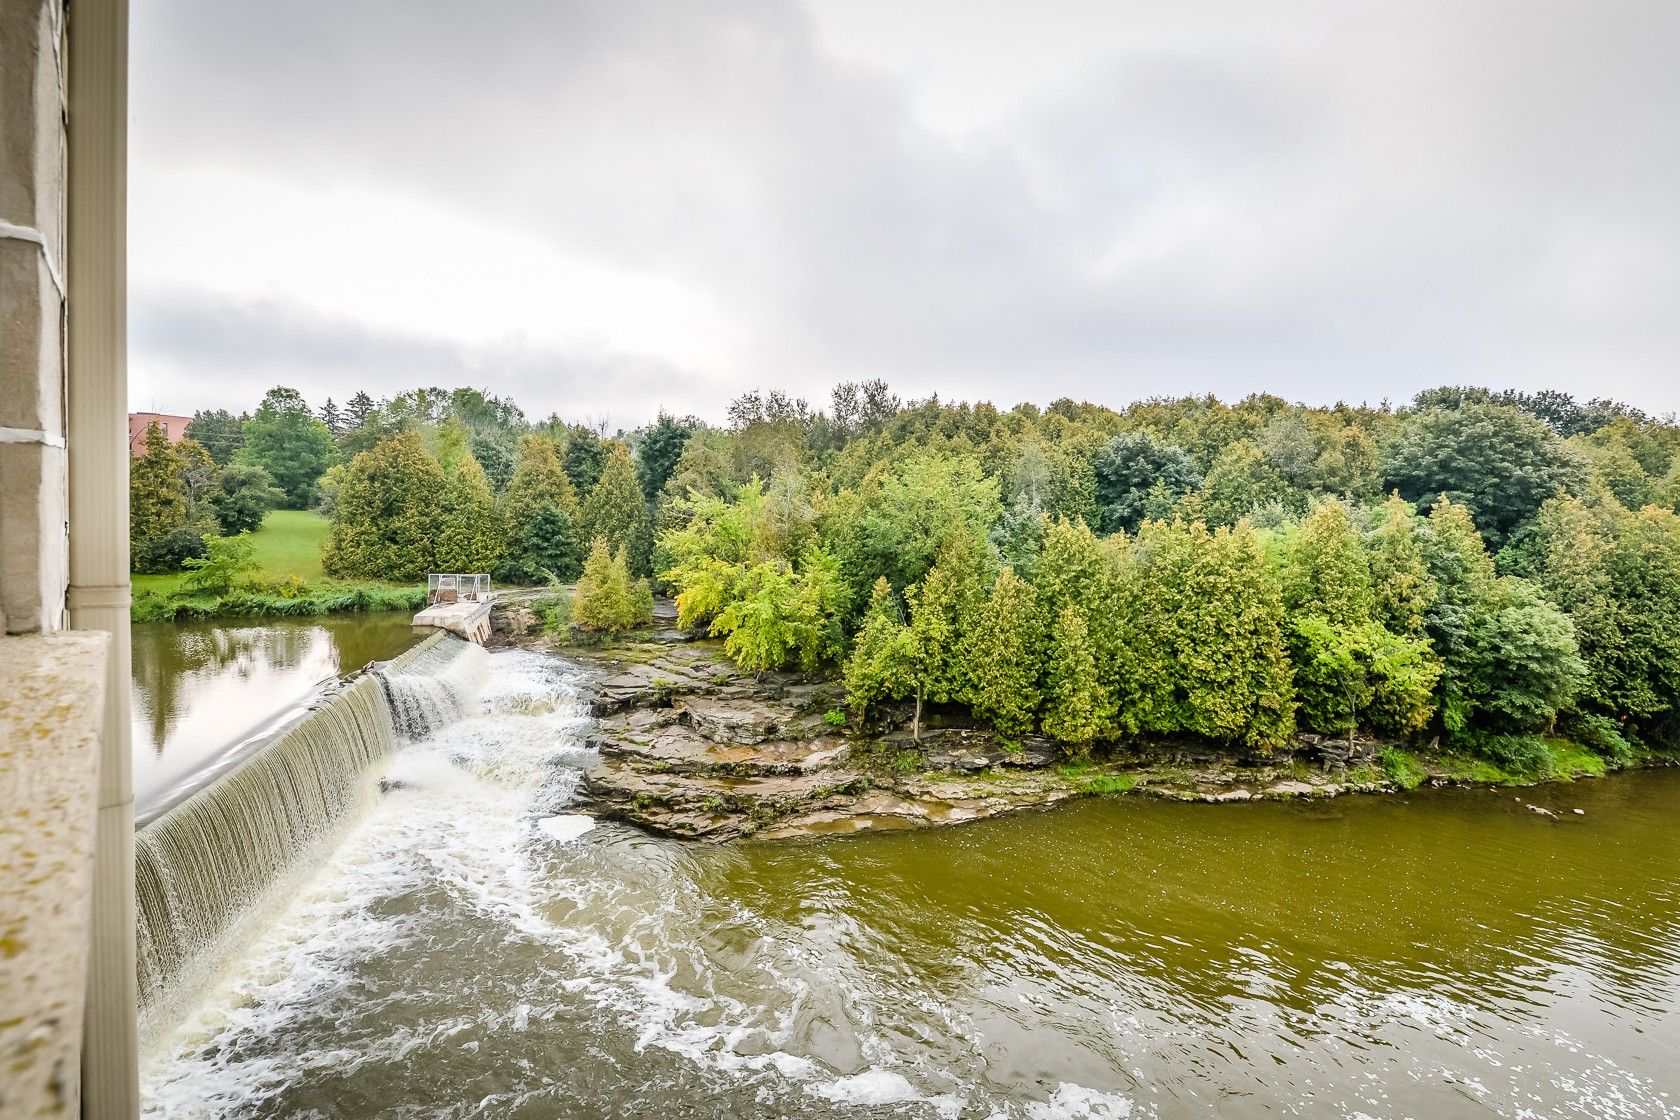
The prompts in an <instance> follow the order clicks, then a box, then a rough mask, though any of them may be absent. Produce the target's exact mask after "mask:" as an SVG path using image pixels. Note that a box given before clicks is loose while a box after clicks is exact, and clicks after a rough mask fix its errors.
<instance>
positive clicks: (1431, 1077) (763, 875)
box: [142, 652, 1680, 1120]
mask: <svg viewBox="0 0 1680 1120" xmlns="http://www.w3.org/2000/svg"><path fill="white" fill-rule="evenodd" d="M588 727H589V720H588V718H587V716H586V714H585V712H584V709H583V707H582V706H581V704H580V702H579V699H578V679H577V677H576V675H575V673H574V671H573V670H572V669H571V668H569V667H568V666H567V665H565V664H564V663H563V662H561V661H559V660H556V659H553V658H549V657H545V656H543V655H539V654H533V653H526V652H505V653H497V654H494V655H492V657H491V672H490V677H489V684H488V686H487V687H486V690H485V692H484V694H483V697H482V699H481V700H480V702H479V710H478V711H477V712H476V713H475V714H473V715H471V716H470V717H469V718H466V719H464V720H462V721H460V722H458V723H455V724H453V725H451V726H448V727H445V728H444V729H442V730H440V731H438V732H436V733H434V734H433V735H432V736H431V737H430V738H428V739H426V740H425V741H423V742H419V743H414V744H410V745H408V746H406V747H405V748H404V749H402V750H401V751H399V752H398V754H397V756H396V757H395V758H394V759H393V761H392V763H391V769H390V773H389V774H388V778H389V779H390V781H389V783H388V784H389V785H390V786H391V787H392V789H391V792H390V793H388V794H387V795H386V796H385V797H384V799H383V800H382V801H381V803H380V805H379V806H378V807H377V808H376V809H375V810H373V812H372V813H371V814H370V815H369V816H368V817H366V818H365V819H364V820H362V821H361V822H360V823H359V824H358V825H357V826H356V827H355V829H354V830H353V831H352V832H351V833H350V834H349V836H348V838H347V840H346V841H345V842H344V843H343V844H342V845H341V846H340V847H339V848H338V850H337V851H336V853H335V854H334V856H333V857H332V858H331V860H330V861H329V862H328V863H327V864H326V865H325V866H323V867H322V868H321V869H320V871H319V872H318V873H317V874H316V875H315V876H314V878H313V879H312V880H311V881H309V883H308V884H307V885H306V886H305V887H304V888H303V889H302V891H301V892H300V893H299V894H297V895H296V896H295V897H294V898H292V899H291V900H290V901H289V902H288V903H287V904H286V905H285V907H284V908H283V909H282V910H281V911H279V912H277V913H276V914H275V915H274V916H273V918H272V921H271V922H269V923H268V924H267V927H266V932H265V933H264V934H263V935H262V937H261V938H260V940H259V941H258V942H257V943H256V944H254V945H252V946H251V947H250V949H249V950H248V951H247V952H245V953H244V954H242V955H241V956H239V957H238V958H237V959H235V960H234V961H232V962H231V963H230V964H229V966H228V967H227V968H226V970H225V971H224V973H223V974H222V975H221V977H220V979H219V981H218V982H217V983H216V985H215V986H214V987H213V989H212V991H211V994H210V996H209V998H208V999H207V1000H206V1001H205V1002H204V1003H203V1005H202V1006H201V1007H200V1008H199V1009H198V1010H197V1011H196V1012H195V1013H194V1014H192V1015H191V1016H190V1017H189V1018H188V1020H187V1021H186V1022H185V1023H184V1024H183V1025H182V1026H181V1027H180V1028H179V1029H177V1030H176V1031H175V1032H174V1033H173V1034H171V1035H169V1036H167V1037H166V1038H164V1039H163V1040H162V1041H161V1042H160V1043H159V1044H158V1046H157V1047H156V1048H155V1049H154V1051H153V1052H152V1053H151V1054H149V1055H148V1056H147V1058H146V1061H145V1064H144V1067H143V1070H142V1080H143V1086H144V1091H145V1095H146V1099H147V1102H148V1103H147V1107H148V1110H149V1114H150V1115H152V1116H158V1117H163V1116H167V1117H171V1118H187V1117H200V1116H204V1117H209V1116H216V1117H373V1116H402V1117H478V1116H482V1117H497V1118H504V1117H509V1118H511V1117H532V1118H535V1117H544V1118H547V1117H718V1116H742V1117H780V1116H821V1117H831V1116H832V1117H838V1116H866V1117H872V1116H917V1117H919V1116H937V1117H993V1116H998V1117H1033V1118H1039V1117H1043V1118H1049V1117H1077V1116H1090V1117H1156V1116H1158V1117H1191V1116H1213V1115H1218V1116H1222V1117H1249V1116H1326V1117H1417V1118H1420V1120H1423V1118H1439V1117H1459V1116H1464V1117H1481V1116H1504V1117H1554V1116H1562V1117H1575V1116H1579V1117H1672V1116H1675V1115H1677V1114H1680V772H1661V773H1639V774H1630V775H1624V776H1620V777H1616V778H1612V779H1607V780H1602V781H1591V782H1581V783H1577V784H1574V785H1568V786H1556V787H1550V788H1546V789H1539V790H1531V791H1530V790H1524V791H1517V792H1516V793H1513V792H1512V791H1460V792H1431V793H1423V792H1420V793H1417V794H1415V795H1411V796H1406V797H1361V798H1343V799H1339V800H1336V801H1334V802H1328V803H1312V804H1293V803H1275V804H1273V803H1267V804H1250V805H1235V806H1208V805H1180V804H1171V803H1165V802H1158V801H1152V800H1147V799H1143V798H1138V797H1120V798H1106V799H1091V800H1086V801H1083V802H1081V803H1079V804H1076V805H1074V806H1072V807H1066V808H1062V809H1058V810H1053V811H1048V812H1031V813H1024V814H1020V815H1016V816H1012V817H1006V818H1000V819H995V820H991V821H986V822H982V823H977V824H973V825H968V826H963V827H958V828H949V829H941V830H933V831H925V832H915V833H887V834H879V835H869V834H863V835H857V836H851V837H846V838H841V839H830V840H821V841H801V842H789V843H780V844H769V843H758V844H755V843H739V844H734V845H726V846H715V847H694V846H686V845H683V844H681V843H676V842H671V841H665V840H660V839H655V838H651V837H648V836H645V835H642V834H639V833H637V832H635V831H633V830H631V829H629V828H626V827H624V826H620V825H614V824H610V823H602V824H598V825H592V822H590V821H589V820H587V819H586V818H580V817H575V816H572V815H570V813H569V812H568V810H569V807H570V803H571V801H572V799H573V796H574V794H575V791H576V789H577V785H578V781H579V777H580V774H581V770H582V768H583V767H585V766H586V765H587V763H588V762H589V760H590V758H591V754H590V752H589V751H588V750H587V749H586V748H585V746H584V737H585V735H586V733H587V731H588ZM1519 797H1520V798H1521V800H1519ZM1525 802H1534V803H1538V804H1541V805H1543V806H1546V807H1549V808H1552V809H1554V810H1555V811H1557V812H1558V814H1559V817H1558V818H1557V819H1553V818H1550V817H1546V816H1543V815H1540V814H1538V813H1535V812H1533V811H1531V810H1530V809H1529V808H1528V807H1527V804H1525ZM1575 809H1581V810H1583V811H1584V812H1583V813H1581V814H1576V813H1574V812H1573V811H1572V810H1575Z"/></svg>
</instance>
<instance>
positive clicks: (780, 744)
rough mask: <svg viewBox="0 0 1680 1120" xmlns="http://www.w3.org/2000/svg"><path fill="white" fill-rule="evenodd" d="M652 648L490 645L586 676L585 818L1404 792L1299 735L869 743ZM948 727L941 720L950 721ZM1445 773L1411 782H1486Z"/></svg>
mask: <svg viewBox="0 0 1680 1120" xmlns="http://www.w3.org/2000/svg"><path fill="white" fill-rule="evenodd" d="M661 607H662V608H664V609H663V610H662V611H661V613H660V615H659V616H658V618H657V621H658V622H660V623H663V624H664V628H662V629H660V630H659V631H657V632H655V633H652V634H650V635H646V636H645V637H644V639H643V640H636V641H622V642H615V643H612V644H608V645H603V646H588V645H576V644H572V643H570V642H562V641H559V640H557V639H555V638H553V637H549V636H545V635H543V634H542V633H541V631H540V626H539V625H538V624H537V620H536V617H535V615H534V614H533V612H531V611H530V610H529V608H528V605H526V604H522V603H520V602H518V601H514V602H510V603H508V604H505V605H502V604H499V605H498V610H497V614H496V616H495V619H494V623H495V628H496V637H495V639H494V641H493V643H492V644H495V645H518V646H523V647H527V648H535V649H541V650H545V651H548V652H552V653H555V654H557V655H560V656H563V657H565V658H567V659H568V660H570V661H573V662H576V663H578V664H580V665H582V666H583V667H585V668H586V669H588V670H589V671H590V675H591V678H592V703H593V708H594V714H595V715H596V717H597V718H598V721H599V722H598V729H597V731H596V732H595V734H594V736H593V738H592V740H591V745H592V746H593V747H595V748H596V750H597V751H598V752H599V754H600V761H599V762H598V763H597V764H596V765H595V766H594V767H592V768H591V769H590V770H589V772H588V774H587V776H586V781H585V787H584V793H585V797H586V798H587V804H586V805H585V806H584V808H585V809H586V811H589V812H593V813H594V814H596V815H597V816H600V817H603V818H608V819H617V820H623V821H627V822H630V823H632V824H635V825H637V826H639V827H641V828H644V829H647V830H648V831H650V832H656V833H661V834H664V835H669V836H677V837H683V838H687V839H693V840H709V841H719V840H731V839H736V838H740V837H745V836H754V837H759V838H787V837H797V836H823V835H834V834H844V833H852V832H859V831H863V830H866V829H907V828H919V827H925V826H929V825H938V824H955V823H959V822H963V821H972V820H979V819H981V818H984V817H990V816H995V815H997V814H999V813H1005V812H1010V811H1014V810H1018V809H1026V808H1035V807H1042V806H1048V805H1053V804H1056V803H1057V802H1061V801H1066V800H1068V799H1070V798H1075V797H1082V796H1089V795H1093V794H1110V793H1136V794H1142V795H1145V796H1153V797H1163V798H1170V799H1173V800H1178V801H1204V802H1219V803H1223V802H1241V801H1255V800H1274V799H1286V798H1320V797H1333V796H1336V795H1338V794H1343V793H1355V792H1361V793H1380V792H1389V791H1395V790H1398V789H1400V788H1401V787H1400V786H1398V785H1396V784H1395V783H1394V782H1393V781H1392V780H1391V779H1390V777H1389V776H1388V774H1386V773H1385V772H1384V770H1383V769H1382V768H1381V767H1380V766H1379V765H1378V764H1377V758H1378V754H1379V751H1380V748H1381V746H1382V744H1380V743H1376V742H1372V741H1370V740H1367V739H1355V740H1352V741H1349V740H1346V739H1339V738H1325V737H1322V736H1315V735H1302V736H1300V737H1299V739H1298V740H1297V742H1296V744H1295V749H1294V750H1293V751H1290V752H1280V753H1279V754H1278V755H1276V756H1273V757H1265V758H1262V757H1258V756H1253V755H1248V756H1245V755H1242V754H1240V753H1236V752H1231V751H1225V750H1220V749H1218V748H1214V747H1210V746H1208V745H1207V744H1202V743H1183V744H1172V743H1160V742H1154V743H1150V744H1149V745H1148V748H1147V750H1142V749H1128V748H1126V747H1113V748H1109V749H1107V750H1106V751H1105V752H1104V753H1103V754H1102V756H1101V757H1100V758H1099V759H1095V760H1077V759H1073V760H1070V759H1069V758H1068V757H1067V756H1066V754H1065V752H1064V751H1063V750H1062V749H1061V748H1060V746H1059V745H1058V744H1055V743H1053V742H1050V741H1047V740H1040V739H1026V740H1023V741H1021V742H1018V743H1014V742H1011V743H1005V742H1002V741H1000V740H999V739H998V738H997V737H996V736H995V735H994V734H993V733H991V732H990V731H987V730H984V729H979V728H974V727H969V726H960V725H957V726H953V725H950V723H951V720H950V716H951V713H942V712H937V711H934V712H931V713H930V717H931V718H930V723H931V724H932V726H930V727H929V728H927V729H924V730H923V732H922V734H921V736H920V738H912V736H911V735H910V733H909V731H908V730H907V727H908V724H909V709H908V707H907V706H906V707H904V708H903V709H902V710H899V709H889V710H888V711H886V712H884V713H882V718H881V722H880V724H879V725H878V726H876V727H872V728H871V729H870V731H869V734H859V733H857V732H856V731H855V729H853V728H851V727H850V726H848V723H847V721H846V720H845V719H844V718H843V717H842V712H843V709H844V705H845V692H844V689H843V687H842V686H841V685H840V684H839V682H837V681H833V680H814V679H811V678H809V677H806V676H803V675H800V674H794V673H766V674H763V675H762V676H756V677H755V676H753V675H751V674H746V673H743V672H741V671H740V670H739V669H737V668H736V667H735V665H734V664H733V663H732V662H731V661H730V660H729V658H728V657H727V656H726V655H725V654H724V652H723V650H722V648H721V646H720V645H718V644H717V643H714V642H695V641H686V640H684V639H683V638H682V636H681V635H680V634H679V633H678V632H677V631H676V630H675V629H674V628H673V627H672V622H673V621H674V616H673V617H667V616H671V614H672V612H671V610H670V608H669V605H668V604H665V603H662V604H661ZM942 721H944V722H942ZM1449 763H1450V760H1445V759H1435V760H1434V761H1431V762H1428V763H1427V764H1426V765H1425V767H1424V770H1423V771H1422V772H1420V773H1418V774H1416V775H1414V776H1413V778H1412V781H1411V782H1410V783H1408V784H1416V783H1417V782H1424V783H1427V784H1429V785H1457V784H1486V783H1485V782H1483V781H1480V780H1477V779H1476V778H1475V777H1473V776H1470V775H1467V774H1465V773H1464V772H1463V771H1461V770H1455V769H1454V767H1453V766H1452V765H1450V764H1449Z"/></svg>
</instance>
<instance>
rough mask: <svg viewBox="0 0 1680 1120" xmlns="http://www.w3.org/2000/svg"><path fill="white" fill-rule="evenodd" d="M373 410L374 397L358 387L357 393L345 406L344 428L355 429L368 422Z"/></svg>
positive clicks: (347, 429) (346, 429)
mask: <svg viewBox="0 0 1680 1120" xmlns="http://www.w3.org/2000/svg"><path fill="white" fill-rule="evenodd" d="M372 412H373V398H372V397H370V396H368V395H367V393H365V392H364V391H362V390H360V389H357V390H356V395H355V396H353V397H351V398H350V400H349V401H348V402H347V403H346V404H345V406H344V430H345V431H355V430H356V429H358V428H361V427H363V426H364V425H366V424H367V421H368V416H369V414H371V413H372Z"/></svg>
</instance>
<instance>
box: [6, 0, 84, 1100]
mask: <svg viewBox="0 0 1680 1120" xmlns="http://www.w3.org/2000/svg"><path fill="white" fill-rule="evenodd" d="M8 2H9V0H8ZM109 640H110V636H109V635H107V634H103V633H97V632H94V633H90V632H87V631H76V632H60V633H55V634H33V635H27V636H22V637H4V636H0V901H3V905H0V1118H4V1120H13V1118H19V1120H21V1118H23V1117H32V1118H33V1117H66V1118H68V1117H73V1116H76V1115H77V1114H78V1112H79V1107H78V1105H79V1101H80V1098H81V1093H80V1089H81V1073H82V1067H81V1049H82V1013H83V991H84V988H85V981H86V977H87V967H88V950H89V942H88V936H87V931H88V919H89V908H90V906H91V903H92V892H91V890H90V887H91V883H92V875H93V851H94V819H95V814H94V790H95V787H96V785H97V783H98V769H99V725H100V721H101V719H102V718H103V715H104V690H105V651H106V646H107V643H108V642H109Z"/></svg>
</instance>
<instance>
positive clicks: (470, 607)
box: [414, 599, 490, 645]
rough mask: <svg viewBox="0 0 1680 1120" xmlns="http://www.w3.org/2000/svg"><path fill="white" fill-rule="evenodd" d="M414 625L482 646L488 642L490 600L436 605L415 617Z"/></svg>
mask: <svg viewBox="0 0 1680 1120" xmlns="http://www.w3.org/2000/svg"><path fill="white" fill-rule="evenodd" d="M414 625H415V626H417V627H426V628H429V629H433V630H447V631H449V633H451V634H454V635H456V636H457V637H461V638H465V639H466V640H467V641H469V642H477V643H478V644H479V645H483V644H484V643H485V642H487V641H489V640H490V600H488V599H480V600H478V601H476V602H464V603H438V604H436V605H435V606H430V607H427V608H426V609H425V610H423V611H421V612H420V613H419V614H417V615H415V616H414Z"/></svg>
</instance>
